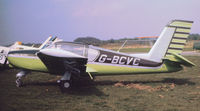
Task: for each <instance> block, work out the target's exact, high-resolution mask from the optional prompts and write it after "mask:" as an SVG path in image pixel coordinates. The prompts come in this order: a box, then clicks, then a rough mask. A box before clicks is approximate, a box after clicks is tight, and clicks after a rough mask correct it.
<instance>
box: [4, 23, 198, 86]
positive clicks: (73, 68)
mask: <svg viewBox="0 0 200 111" xmlns="http://www.w3.org/2000/svg"><path fill="white" fill-rule="evenodd" d="M192 23H193V22H192V21H185V20H173V21H171V22H170V23H169V24H167V25H166V26H165V28H164V29H163V31H162V33H161V34H160V36H159V38H158V40H157V41H156V43H155V44H154V46H153V47H152V48H151V50H150V51H149V53H147V54H127V53H121V52H117V51H112V50H107V49H103V48H99V47H95V46H92V45H86V44H79V43H71V42H64V41H60V42H55V43H54V44H51V45H50V46H49V47H47V48H44V49H40V50H21V51H11V52H9V54H8V61H9V63H10V64H11V65H12V66H13V67H15V68H19V69H21V72H19V73H18V74H17V75H16V77H17V80H16V83H17V86H21V83H22V82H21V78H22V77H23V76H25V75H26V74H28V73H29V72H30V71H39V72H47V73H50V74H53V75H61V76H62V78H61V79H60V80H58V82H59V83H60V86H61V87H62V88H64V89H69V88H71V86H72V80H73V79H72V78H78V77H82V76H84V75H87V74H88V75H89V76H90V77H91V78H93V76H99V75H105V76H106V75H127V74H140V73H141V74H142V73H166V72H175V71H180V70H182V69H183V67H182V66H183V65H185V66H194V64H193V63H192V62H190V61H189V60H187V59H186V58H184V57H183V56H181V55H180V54H181V52H182V51H183V48H184V45H185V43H186V40H187V38H188V35H189V32H190V29H191V26H192Z"/></svg>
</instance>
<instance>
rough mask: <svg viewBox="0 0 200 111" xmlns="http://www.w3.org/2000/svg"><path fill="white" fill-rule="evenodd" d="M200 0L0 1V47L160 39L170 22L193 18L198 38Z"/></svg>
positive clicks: (193, 30) (194, 31)
mask: <svg viewBox="0 0 200 111" xmlns="http://www.w3.org/2000/svg"><path fill="white" fill-rule="evenodd" d="M199 11H200V0H0V45H6V44H10V43H13V42H15V41H22V42H25V43H41V42H43V41H44V40H45V39H46V38H47V37H48V36H50V35H52V36H58V37H59V38H61V39H63V40H65V41H73V40H74V39H76V38H77V37H85V36H93V37H97V38H99V39H102V40H108V39H111V38H113V39H118V38H124V37H130V38H131V37H140V36H159V34H160V32H161V31H162V29H163V28H164V26H165V25H166V24H167V23H168V22H169V21H170V20H173V19H183V20H192V21H194V24H193V26H192V31H191V33H199V34H200V12H199Z"/></svg>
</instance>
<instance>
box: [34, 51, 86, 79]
mask: <svg viewBox="0 0 200 111" xmlns="http://www.w3.org/2000/svg"><path fill="white" fill-rule="evenodd" d="M37 56H38V57H39V58H40V60H41V61H42V62H43V63H44V64H45V66H46V67H47V69H48V70H49V72H50V73H52V74H56V75H63V74H64V73H65V72H66V71H69V72H71V73H72V74H75V75H78V76H80V74H84V73H85V72H86V64H87V58H85V57H83V56H79V55H76V54H74V53H70V52H66V51H62V50H59V51H58V50H54V49H43V50H42V51H40V52H39V53H38V54H37Z"/></svg>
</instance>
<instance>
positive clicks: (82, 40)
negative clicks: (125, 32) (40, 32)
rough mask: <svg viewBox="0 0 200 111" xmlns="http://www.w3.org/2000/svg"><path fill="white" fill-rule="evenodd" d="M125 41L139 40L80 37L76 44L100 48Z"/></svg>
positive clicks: (194, 37) (194, 36)
mask: <svg viewBox="0 0 200 111" xmlns="http://www.w3.org/2000/svg"><path fill="white" fill-rule="evenodd" d="M125 40H138V39H137V38H122V39H109V40H100V39H98V38H96V37H78V38H77V39H75V40H74V42H80V43H85V44H90V45H95V46H100V45H103V44H108V43H120V42H124V41H125ZM188 40H200V34H190V35H189V37H188Z"/></svg>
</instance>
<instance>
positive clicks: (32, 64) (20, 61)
mask: <svg viewBox="0 0 200 111" xmlns="http://www.w3.org/2000/svg"><path fill="white" fill-rule="evenodd" d="M8 60H9V63H10V64H12V65H13V66H15V67H17V68H22V69H28V70H33V71H41V72H48V69H47V67H46V66H45V65H44V64H43V62H42V61H41V60H40V59H39V58H23V57H8Z"/></svg>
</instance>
